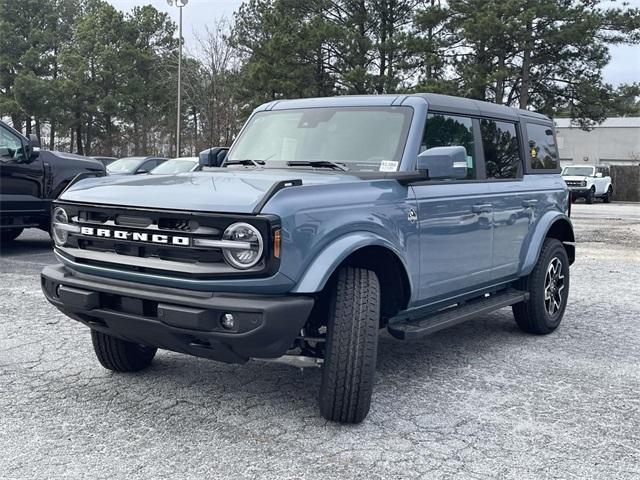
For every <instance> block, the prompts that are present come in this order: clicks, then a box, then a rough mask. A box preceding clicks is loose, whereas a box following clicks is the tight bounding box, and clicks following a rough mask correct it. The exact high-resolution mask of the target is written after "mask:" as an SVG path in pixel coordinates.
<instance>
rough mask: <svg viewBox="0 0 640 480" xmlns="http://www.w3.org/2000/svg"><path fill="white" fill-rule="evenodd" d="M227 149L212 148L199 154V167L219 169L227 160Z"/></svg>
mask: <svg viewBox="0 0 640 480" xmlns="http://www.w3.org/2000/svg"><path fill="white" fill-rule="evenodd" d="M228 151H229V147H213V148H208V149H207V150H203V151H202V152H200V156H199V157H200V160H199V163H200V166H201V167H219V166H221V165H222V163H223V162H224V160H225V158H227V152H228Z"/></svg>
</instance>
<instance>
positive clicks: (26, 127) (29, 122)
mask: <svg viewBox="0 0 640 480" xmlns="http://www.w3.org/2000/svg"><path fill="white" fill-rule="evenodd" d="M25 131H26V134H27V137H28V136H29V135H31V117H27V123H26V124H25Z"/></svg>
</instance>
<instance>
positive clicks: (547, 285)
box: [513, 238, 569, 335]
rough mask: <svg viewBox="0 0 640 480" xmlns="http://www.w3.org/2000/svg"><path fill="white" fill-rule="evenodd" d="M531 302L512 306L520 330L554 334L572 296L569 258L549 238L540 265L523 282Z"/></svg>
mask: <svg viewBox="0 0 640 480" xmlns="http://www.w3.org/2000/svg"><path fill="white" fill-rule="evenodd" d="M522 287H523V289H524V290H526V291H528V292H529V300H527V301H526V302H521V303H518V304H516V305H514V306H513V316H514V318H515V320H516V323H517V324H518V326H519V327H520V329H521V330H524V331H525V332H528V333H535V334H538V335H545V334H547V333H551V332H553V331H554V330H555V329H556V328H558V325H560V322H561V321H562V317H563V316H564V311H565V308H566V307H567V299H568V297H569V257H568V256H567V251H566V250H565V248H564V245H562V242H560V240H556V239H555V238H547V239H546V240H545V241H544V243H543V245H542V250H541V251H540V256H539V257H538V262H537V263H536V266H535V267H534V268H533V271H532V272H531V274H530V275H529V276H528V277H527V278H525V279H524V280H523V285H522Z"/></svg>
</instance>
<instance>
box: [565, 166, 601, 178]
mask: <svg viewBox="0 0 640 480" xmlns="http://www.w3.org/2000/svg"><path fill="white" fill-rule="evenodd" d="M562 175H565V176H567V177H569V176H572V177H591V176H593V167H564V170H562Z"/></svg>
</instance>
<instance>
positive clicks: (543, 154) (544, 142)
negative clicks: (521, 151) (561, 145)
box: [527, 123, 559, 170]
mask: <svg viewBox="0 0 640 480" xmlns="http://www.w3.org/2000/svg"><path fill="white" fill-rule="evenodd" d="M527 136H528V137H529V162H530V165H531V168H532V169H533V170H555V169H557V168H559V167H558V147H557V145H556V141H555V138H554V137H553V128H551V127H550V126H548V125H537V124H535V123H527Z"/></svg>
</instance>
